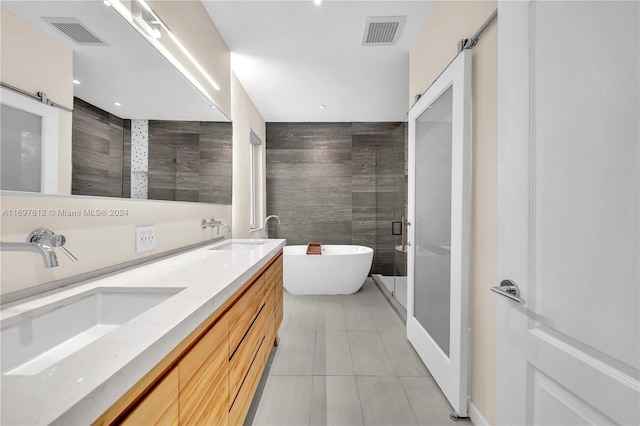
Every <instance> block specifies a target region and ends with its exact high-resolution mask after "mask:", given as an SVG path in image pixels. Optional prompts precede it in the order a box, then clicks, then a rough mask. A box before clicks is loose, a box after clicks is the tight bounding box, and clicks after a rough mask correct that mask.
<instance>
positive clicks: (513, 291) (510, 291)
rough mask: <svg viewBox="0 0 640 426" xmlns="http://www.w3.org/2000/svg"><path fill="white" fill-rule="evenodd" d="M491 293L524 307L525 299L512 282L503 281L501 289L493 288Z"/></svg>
mask: <svg viewBox="0 0 640 426" xmlns="http://www.w3.org/2000/svg"><path fill="white" fill-rule="evenodd" d="M491 291H493V292H494V293H498V294H500V295H502V296H504V297H506V298H507V299H509V300H513V301H514V302H517V303H519V304H521V305H524V299H522V298H521V297H520V289H519V288H518V286H517V285H516V283H514V282H513V281H511V280H502V282H501V283H500V286H499V287H491Z"/></svg>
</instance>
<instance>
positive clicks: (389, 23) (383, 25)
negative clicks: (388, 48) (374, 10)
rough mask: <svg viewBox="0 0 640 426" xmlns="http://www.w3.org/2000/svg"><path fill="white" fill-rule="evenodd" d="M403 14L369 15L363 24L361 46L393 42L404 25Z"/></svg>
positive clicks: (382, 44) (396, 39)
mask: <svg viewBox="0 0 640 426" xmlns="http://www.w3.org/2000/svg"><path fill="white" fill-rule="evenodd" d="M405 19H406V17H405V16H369V17H368V18H367V20H366V22H365V25H364V36H363V37H362V45H363V46H385V45H391V44H395V43H396V41H398V37H399V36H400V32H401V31H402V27H403V25H404V21H405Z"/></svg>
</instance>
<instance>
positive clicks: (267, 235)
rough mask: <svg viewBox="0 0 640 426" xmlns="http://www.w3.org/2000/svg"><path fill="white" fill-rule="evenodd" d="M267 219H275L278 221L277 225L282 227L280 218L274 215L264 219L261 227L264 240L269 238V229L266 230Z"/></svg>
mask: <svg viewBox="0 0 640 426" xmlns="http://www.w3.org/2000/svg"><path fill="white" fill-rule="evenodd" d="M269 219H277V220H278V225H282V223H280V218H279V217H278V216H276V215H275V214H272V215H271V216H267V217H266V219H265V220H264V225H263V226H262V227H263V228H264V238H265V239H266V238H269V228H267V222H269Z"/></svg>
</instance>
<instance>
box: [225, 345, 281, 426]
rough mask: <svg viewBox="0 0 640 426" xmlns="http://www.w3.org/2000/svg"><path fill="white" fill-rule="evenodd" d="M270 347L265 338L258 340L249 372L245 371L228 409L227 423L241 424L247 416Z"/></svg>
mask: <svg viewBox="0 0 640 426" xmlns="http://www.w3.org/2000/svg"><path fill="white" fill-rule="evenodd" d="M270 349H271V342H268V341H267V339H266V338H263V340H262V341H261V342H260V346H259V348H258V353H257V354H256V356H255V358H254V359H253V361H252V362H251V365H250V367H249V372H248V373H247V375H246V377H245V380H244V382H243V383H242V386H241V387H240V391H239V392H238V395H237V396H236V399H235V401H234V403H233V405H232V406H231V409H230V410H229V424H230V425H241V424H243V423H244V419H245V417H246V416H247V412H248V411H249V407H250V406H251V401H252V400H253V396H254V394H255V391H256V389H257V388H258V383H259V382H260V377H261V376H262V371H263V370H264V367H265V365H266V360H267V358H268V357H269V350H270Z"/></svg>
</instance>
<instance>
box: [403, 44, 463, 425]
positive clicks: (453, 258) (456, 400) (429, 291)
mask: <svg viewBox="0 0 640 426" xmlns="http://www.w3.org/2000/svg"><path fill="white" fill-rule="evenodd" d="M470 66H471V55H470V52H469V51H466V50H465V51H463V52H462V53H460V54H459V55H458V57H457V58H456V59H455V60H454V61H453V62H452V63H451V65H449V67H448V68H447V69H446V70H445V71H444V73H443V74H442V75H441V76H440V77H438V79H437V80H436V81H435V82H434V83H433V85H432V86H431V87H430V88H429V90H427V92H426V93H425V94H424V95H423V96H422V97H421V98H420V100H419V101H418V102H417V103H416V105H415V106H414V107H413V108H412V109H411V111H410V112H409V191H408V193H409V206H408V210H409V222H410V226H409V241H410V243H411V245H410V246H409V251H408V274H407V277H408V288H409V289H408V309H407V337H408V338H409V341H411V343H412V344H413V346H414V347H415V348H416V351H417V352H418V354H419V355H420V357H421V358H422V360H423V361H424V363H425V365H426V366H427V368H428V369H429V370H430V372H431V374H432V376H433V378H434V379H435V380H436V382H437V383H438V385H439V386H440V388H441V389H442V391H443V393H444V394H445V396H446V397H447V399H448V400H449V402H450V403H451V406H452V407H453V408H454V410H455V411H456V412H457V414H458V415H459V416H466V415H467V360H468V354H467V352H468V348H467V346H468V340H467V335H468V328H467V287H468V276H467V274H468V273H467V270H468V238H469V237H468V234H469V232H468V229H469V158H470V153H469V151H470V149H469V123H470V120H469V119H470V88H471V84H470Z"/></svg>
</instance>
